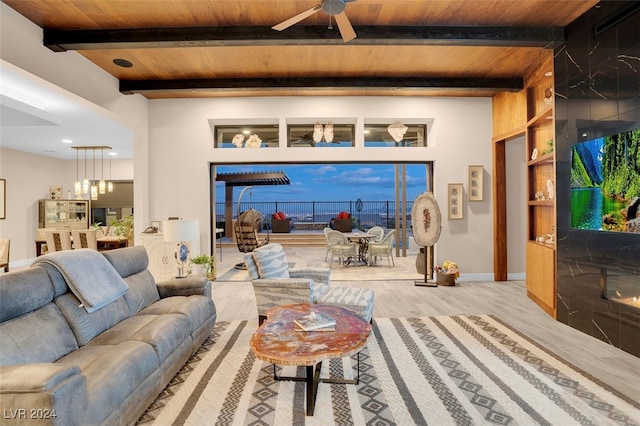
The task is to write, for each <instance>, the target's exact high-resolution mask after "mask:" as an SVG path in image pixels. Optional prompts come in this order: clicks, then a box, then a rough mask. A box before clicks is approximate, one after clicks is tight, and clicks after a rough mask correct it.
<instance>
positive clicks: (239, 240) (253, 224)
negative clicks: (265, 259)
mask: <svg viewBox="0 0 640 426" xmlns="http://www.w3.org/2000/svg"><path fill="white" fill-rule="evenodd" d="M263 218H264V217H263V216H262V214H261V213H260V212H259V211H257V210H253V209H249V210H247V211H245V212H242V213H240V215H239V216H238V220H237V221H236V223H235V224H234V231H235V237H236V244H237V245H238V250H240V252H241V253H251V252H252V251H253V250H255V249H257V248H258V247H262V246H264V245H266V244H268V243H269V236H268V235H267V237H266V238H265V239H263V240H262V241H261V240H259V239H258V231H257V230H258V229H259V227H260V224H261V223H262V220H263ZM235 268H236V269H245V268H246V265H245V264H244V262H242V263H239V264H237V265H236V266H235Z"/></svg>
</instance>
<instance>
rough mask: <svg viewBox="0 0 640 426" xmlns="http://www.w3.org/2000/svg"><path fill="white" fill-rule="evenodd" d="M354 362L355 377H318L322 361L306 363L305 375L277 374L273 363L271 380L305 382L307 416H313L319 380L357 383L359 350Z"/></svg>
mask: <svg viewBox="0 0 640 426" xmlns="http://www.w3.org/2000/svg"><path fill="white" fill-rule="evenodd" d="M356 362H357V371H358V375H357V376H356V378H355V379H345V378H327V379H323V378H320V370H321V369H322V361H320V362H318V363H317V364H316V365H315V366H313V365H307V366H306V367H305V369H306V374H305V377H297V376H278V374H277V373H276V364H273V380H282V381H292V382H305V383H306V384H307V416H313V411H314V409H315V406H316V397H317V396H318V385H319V384H320V382H322V383H337V384H346V385H357V384H358V383H360V352H358V353H357V354H356Z"/></svg>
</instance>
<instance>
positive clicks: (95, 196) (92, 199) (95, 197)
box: [91, 149, 98, 201]
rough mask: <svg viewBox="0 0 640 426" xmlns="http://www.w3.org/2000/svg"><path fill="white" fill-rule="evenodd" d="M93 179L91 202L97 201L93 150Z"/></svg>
mask: <svg viewBox="0 0 640 426" xmlns="http://www.w3.org/2000/svg"><path fill="white" fill-rule="evenodd" d="M92 151H93V179H92V180H91V201H96V200H97V199H98V186H97V185H96V150H95V149H93V150H92Z"/></svg>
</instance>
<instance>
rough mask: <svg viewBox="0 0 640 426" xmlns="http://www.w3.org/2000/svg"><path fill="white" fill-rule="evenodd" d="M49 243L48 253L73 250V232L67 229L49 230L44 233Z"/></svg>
mask: <svg viewBox="0 0 640 426" xmlns="http://www.w3.org/2000/svg"><path fill="white" fill-rule="evenodd" d="M44 234H45V240H46V241H47V252H48V253H51V252H54V251H62V250H71V231H68V230H66V229H61V230H47V231H45V232H44Z"/></svg>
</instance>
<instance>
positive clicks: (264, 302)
mask: <svg viewBox="0 0 640 426" xmlns="http://www.w3.org/2000/svg"><path fill="white" fill-rule="evenodd" d="M245 263H246V264H247V272H248V273H249V277H250V279H251V283H252V284H253V292H254V294H255V296H256V304H257V307H258V322H259V323H260V324H262V322H263V321H264V320H265V319H266V315H267V311H268V310H269V309H271V308H273V307H275V306H281V305H289V304H293V303H322V304H324V305H334V306H340V307H343V308H346V309H350V310H352V311H354V312H355V313H357V314H358V315H360V316H361V317H362V318H363V319H364V320H365V321H371V319H372V316H373V304H374V293H373V290H371V289H367V288H358V287H330V285H329V279H330V274H331V270H330V269H329V268H298V269H296V268H290V267H289V264H288V263H287V258H286V256H285V252H284V248H283V247H282V246H281V245H280V244H267V245H266V246H262V247H259V248H257V249H255V250H254V251H253V252H251V253H247V254H245Z"/></svg>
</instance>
